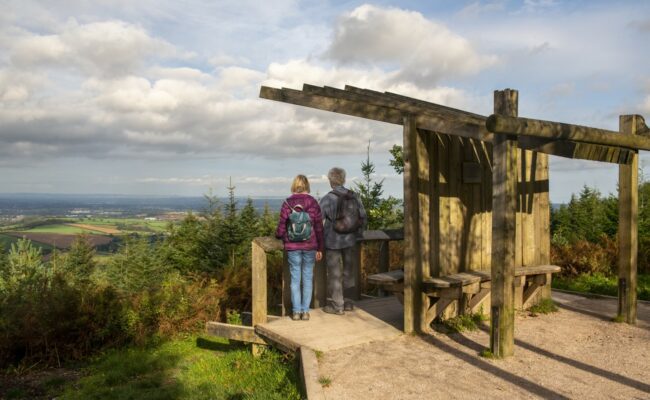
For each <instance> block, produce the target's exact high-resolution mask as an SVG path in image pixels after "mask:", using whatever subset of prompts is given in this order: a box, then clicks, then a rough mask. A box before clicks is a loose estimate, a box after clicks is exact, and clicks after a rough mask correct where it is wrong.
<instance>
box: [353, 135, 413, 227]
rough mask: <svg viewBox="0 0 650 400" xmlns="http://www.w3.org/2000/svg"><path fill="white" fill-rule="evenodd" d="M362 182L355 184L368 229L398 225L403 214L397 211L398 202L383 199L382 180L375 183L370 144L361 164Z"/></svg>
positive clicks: (394, 199)
mask: <svg viewBox="0 0 650 400" xmlns="http://www.w3.org/2000/svg"><path fill="white" fill-rule="evenodd" d="M361 173H362V174H363V180H362V181H361V182H357V183H356V187H357V191H358V192H359V197H360V199H361V203H363V207H364V208H365V210H366V214H367V215H368V228H369V229H381V228H388V227H393V226H395V225H399V224H400V223H402V221H403V214H402V213H399V212H398V211H397V207H398V206H399V204H400V201H399V200H398V199H396V198H394V197H392V196H389V197H388V198H387V199H383V198H382V197H381V196H382V195H383V194H384V180H383V179H382V180H380V181H375V180H374V178H373V175H374V173H375V164H374V163H373V162H372V161H370V143H368V149H367V152H366V160H365V161H362V162H361Z"/></svg>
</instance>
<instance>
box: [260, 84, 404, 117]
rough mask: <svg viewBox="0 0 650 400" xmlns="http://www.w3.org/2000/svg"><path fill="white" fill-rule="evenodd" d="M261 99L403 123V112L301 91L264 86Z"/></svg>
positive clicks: (261, 90)
mask: <svg viewBox="0 0 650 400" xmlns="http://www.w3.org/2000/svg"><path fill="white" fill-rule="evenodd" d="M260 97H261V98H264V99H269V100H275V101H281V102H283V103H290V104H296V105H299V106H304V107H310V108H316V109H318V110H324V111H332V112H335V113H339V114H345V115H351V116H354V117H361V118H366V119H372V120H375V121H381V122H388V123H391V124H397V125H401V124H402V122H403V121H402V112H401V111H399V110H396V109H394V108H388V107H380V106H375V105H370V104H364V103H359V102H356V101H352V100H347V99H339V98H332V97H325V96H322V95H318V94H312V93H304V92H302V91H300V90H294V89H286V88H282V89H275V88H270V87H267V86H262V88H261V89H260Z"/></svg>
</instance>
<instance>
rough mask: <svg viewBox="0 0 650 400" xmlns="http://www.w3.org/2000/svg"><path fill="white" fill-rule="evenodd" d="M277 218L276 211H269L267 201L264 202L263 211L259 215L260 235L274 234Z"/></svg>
mask: <svg viewBox="0 0 650 400" xmlns="http://www.w3.org/2000/svg"><path fill="white" fill-rule="evenodd" d="M279 218H280V217H279V215H278V213H274V212H272V211H271V207H269V203H264V211H263V212H262V216H261V217H260V223H259V230H258V234H259V235H260V236H274V235H275V229H276V228H277V225H278V219H279Z"/></svg>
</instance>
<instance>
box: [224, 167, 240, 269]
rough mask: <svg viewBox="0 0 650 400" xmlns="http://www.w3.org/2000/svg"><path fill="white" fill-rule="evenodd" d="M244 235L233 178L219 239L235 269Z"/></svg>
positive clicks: (229, 187)
mask: <svg viewBox="0 0 650 400" xmlns="http://www.w3.org/2000/svg"><path fill="white" fill-rule="evenodd" d="M243 235H244V232H243V231H242V229H241V226H240V224H239V218H238V215H237V200H236V199H235V186H233V184H232V178H231V179H230V184H229V186H228V203H227V204H226V205H225V206H224V218H223V223H222V228H221V230H220V235H219V239H220V243H221V244H222V246H223V247H224V250H225V253H226V254H227V255H228V258H229V260H228V262H229V263H230V265H231V266H233V267H234V266H235V264H236V259H235V252H236V249H237V247H238V246H239V244H240V243H241V242H242V240H243V238H244V236H243Z"/></svg>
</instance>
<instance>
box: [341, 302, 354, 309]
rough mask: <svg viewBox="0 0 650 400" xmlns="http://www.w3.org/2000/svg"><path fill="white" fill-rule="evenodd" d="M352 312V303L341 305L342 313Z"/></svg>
mask: <svg viewBox="0 0 650 400" xmlns="http://www.w3.org/2000/svg"><path fill="white" fill-rule="evenodd" d="M352 310H354V303H352V302H347V301H346V302H345V303H343V311H352Z"/></svg>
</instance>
